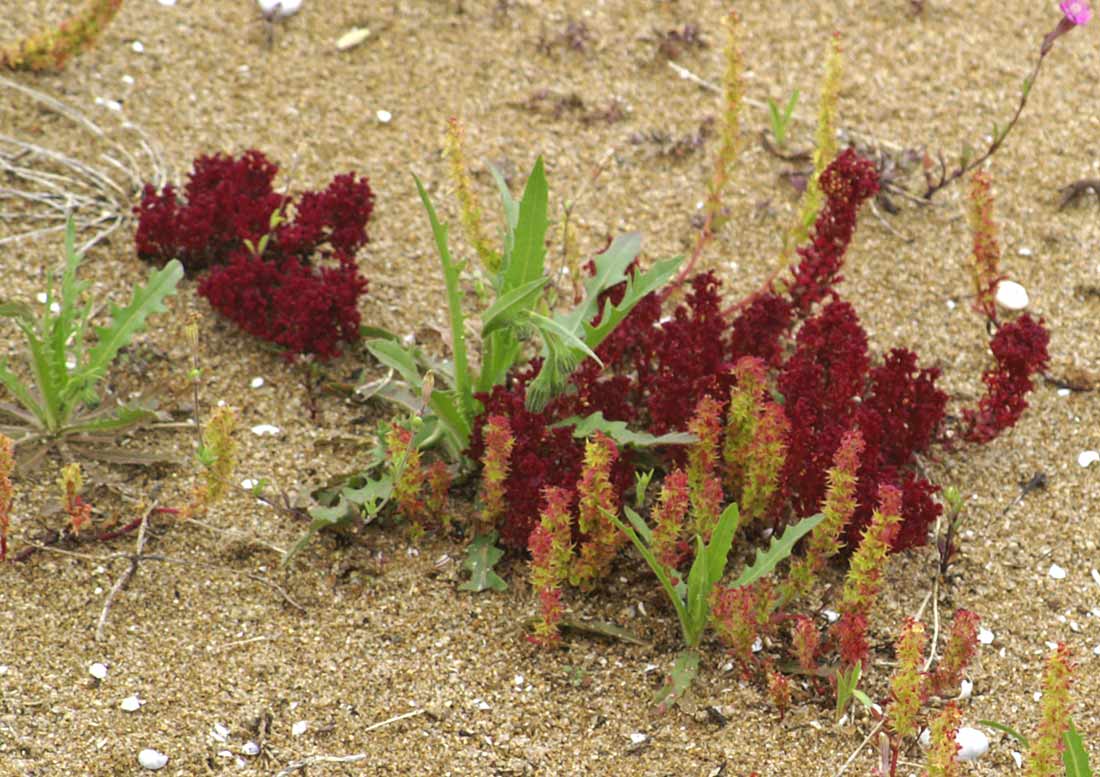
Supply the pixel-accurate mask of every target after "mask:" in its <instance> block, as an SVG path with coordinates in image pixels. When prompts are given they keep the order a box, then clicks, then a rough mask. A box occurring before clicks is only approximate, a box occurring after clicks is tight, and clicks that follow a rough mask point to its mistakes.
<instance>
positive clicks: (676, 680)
mask: <svg viewBox="0 0 1100 777" xmlns="http://www.w3.org/2000/svg"><path fill="white" fill-rule="evenodd" d="M698 674H699V654H698V653H697V652H696V651H694V650H685V651H683V652H681V653H680V655H678V656H676V663H674V664H673V665H672V671H671V672H669V676H668V680H666V681H665V684H664V685H663V686H661V688H660V690H658V691H657V693H656V694H655V695H654V697H653V702H654V703H655V704H664V703H665V701H666V700H668V699H670V698H671V699H673V700H675V699H679V698H680V697H681V696H683V695H684V693H685V692H686V691H687V689H688V688H690V687H691V684H692V682H693V681H694V680H695V677H696V675H698Z"/></svg>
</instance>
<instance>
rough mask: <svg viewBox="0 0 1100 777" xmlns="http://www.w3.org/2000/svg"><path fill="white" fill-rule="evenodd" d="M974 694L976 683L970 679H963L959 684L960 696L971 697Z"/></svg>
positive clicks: (961, 697)
mask: <svg viewBox="0 0 1100 777" xmlns="http://www.w3.org/2000/svg"><path fill="white" fill-rule="evenodd" d="M973 694H974V683H972V682H971V681H970V680H963V681H962V683H960V684H959V698H960V699H969V698H970V697H971V696H972V695H973Z"/></svg>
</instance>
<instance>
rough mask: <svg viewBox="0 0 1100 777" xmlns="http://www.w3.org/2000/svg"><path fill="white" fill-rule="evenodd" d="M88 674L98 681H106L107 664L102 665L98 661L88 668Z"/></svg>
mask: <svg viewBox="0 0 1100 777" xmlns="http://www.w3.org/2000/svg"><path fill="white" fill-rule="evenodd" d="M88 674H90V675H91V676H92V677H94V678H95V679H97V680H103V679H106V677H107V665H106V664H101V663H100V662H99V661H96V662H95V663H94V664H92V665H91V666H89V667H88Z"/></svg>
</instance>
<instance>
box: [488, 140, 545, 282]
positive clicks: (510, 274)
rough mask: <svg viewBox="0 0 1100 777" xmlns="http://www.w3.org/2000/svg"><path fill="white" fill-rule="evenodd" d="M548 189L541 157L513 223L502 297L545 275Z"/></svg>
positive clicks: (536, 161)
mask: <svg viewBox="0 0 1100 777" xmlns="http://www.w3.org/2000/svg"><path fill="white" fill-rule="evenodd" d="M549 194H550V192H549V186H548V185H547V183H546V172H545V170H544V169H543V164H542V157H539V158H538V159H536V160H535V166H534V168H533V169H532V170H531V174H530V175H529V176H527V185H526V186H525V187H524V190H523V199H522V200H520V203H519V216H518V219H517V221H516V222H515V245H514V246H513V248H512V251H511V252H510V254H509V256H508V257H507V260H506V262H505V264H504V266H503V267H502V268H501V273H502V282H501V285H500V289H499V291H500V292H501V294H504V293H507V292H508V291H511V290H512V289H516V288H519V287H520V286H523V285H525V284H527V283H530V282H531V281H533V280H535V279H537V278H541V277H542V276H543V274H544V272H543V270H544V263H545V258H546V230H547V228H548V227H549V226H550V222H549V220H548V219H547V215H546V214H547V202H548V200H549Z"/></svg>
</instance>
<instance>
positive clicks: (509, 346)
mask: <svg viewBox="0 0 1100 777" xmlns="http://www.w3.org/2000/svg"><path fill="white" fill-rule="evenodd" d="M493 175H494V177H495V179H496V181H497V185H498V187H499V189H500V195H501V201H502V203H503V207H504V245H503V249H502V250H501V251H500V252H499V256H500V263H499V271H498V272H496V273H495V274H493V275H492V276H491V277H490V279H489V280H490V285H491V287H492V288H491V290H492V293H493V295H494V300H493V302H492V303H491V304H490V305H489V306H488V307H487V308H486V309H484V310H480V311H477V313H478V315H479V317H480V319H481V327H480V337H481V362H480V365H477V366H478V370H477V371H476V372H475V371H474V369H473V365H471V363H470V359H469V355H468V348H467V342H466V339H467V335H466V320H467V318H468V317H469V314H468V312H467V311H466V310H465V309H464V308H463V306H462V300H463V296H464V295H463V293H462V288H461V278H462V273H463V272H464V271H465V270H466V267H467V265H466V262H463V261H460V260H456V259H455V258H454V257H452V255H451V252H450V248H449V247H448V244H447V226H446V225H445V224H442V223H441V222H440V221H439V218H438V216H437V214H436V211H435V207H434V206H433V205H432V202H431V199H430V198H429V197H428V193H427V191H426V190H425V189H424V187H423V185H422V184H421V183H420V180H419V179H417V180H416V184H417V188H418V190H419V192H420V198H421V201H422V202H423V204H424V208H425V210H426V211H427V213H428V220H429V222H430V224H431V228H432V233H433V235H434V237H435V243H436V248H437V250H438V252H439V257H440V262H441V265H442V269H443V279H444V284H445V286H446V290H447V306H448V311H449V317H450V329H451V349H452V356H453V358H452V359H451V360H450V361H449V362H446V363H442V362H438V361H435V360H432V359H431V358H430V357H429V356H428V355H427V354H425V353H424V352H423V351H422V350H420V349H418V348H416V347H405V346H403V345H401V343H400V338H399V337H396V336H395V335H392V334H388V333H380V334H384V335H385V336H384V337H379V338H375V339H373V340H370V341H368V342H367V348H368V349H369V350H370V351H371V353H372V354H373V355H374V356H375V357H376V358H377V359H378V360H379V361H381V362H382V363H383V364H384V365H385V366H387V367H389V368H391V369H392V370H394V372H395V373H396V374H397V375H399V376H400V381H392V380H387V381H385V382H384V383H383V384H382V385H377V386H374V387H372V393H374V394H375V395H377V396H379V397H381V398H384V399H389V400H392V401H395V402H399V403H402V404H406V405H408V404H409V402H410V401H415V398H416V397H419V396H420V395H421V394H422V392H423V383H424V377H423V376H424V373H425V372H427V371H431V372H432V373H433V374H435V375H436V376H437V377H439V378H440V382H441V383H440V386H439V387H438V388H433V389H432V390H431V391H430V392H429V396H428V409H429V410H430V413H428V414H427V415H426V416H425V425H426V426H427V427H428V428H429V430H430V432H431V434H430V435H429V439H432V440H439V441H441V442H442V443H443V444H444V445H445V446H446V448H447V449H448V451H449V452H450V453H451V454H452V455H453V456H454V457H456V458H458V457H460V456H461V455H462V454H463V452H465V450H466V449H467V448H468V447H469V443H470V434H471V427H472V424H473V422H474V418H475V417H476V416H477V414H478V413H479V412H480V411H481V407H480V403H479V402H478V401H477V399H475V396H474V395H475V393H478V394H487V393H489V392H491V391H492V390H493V387H494V386H499V385H502V384H503V383H504V382H505V381H506V379H507V378H508V375H509V373H510V372H511V371H512V370H513V368H514V367H515V366H516V365H517V364H520V363H521V362H522V361H523V359H524V347H523V345H524V341H525V340H528V339H530V338H532V337H537V338H538V340H539V341H540V343H541V350H540V359H541V365H540V367H539V370H538V373H537V374H536V375H535V377H534V378H533V379H532V380H531V381H530V382H529V383H527V384H526V403H527V406H528V408H529V409H530V410H533V411H536V412H537V411H539V410H541V409H543V408H544V407H545V406H546V404H547V403H548V402H549V401H550V400H551V399H552V398H553V397H555V396H557V395H558V394H560V393H561V392H562V391H564V390H565V388H566V386H567V381H568V378H569V376H570V375H571V374H572V373H573V371H574V370H575V369H576V368H577V367H578V365H579V364H580V363H581V362H582V361H583V360H584V359H586V358H597V357H596V354H595V350H596V349H597V348H598V347H599V346H600V344H601V343H602V342H603V341H604V340H605V339H607V337H608V336H609V335H610V334H611V333H612V332H613V331H614V329H615V327H617V326H618V325H619V323H621V322H622V320H623V319H624V318H626V316H627V314H628V313H630V311H631V310H632V309H633V308H634V306H635V305H637V304H638V303H639V302H640V301H641V300H642V299H643V298H644V297H645V296H646V295H648V294H649V293H650V292H652V291H655V290H656V289H658V288H660V287H661V286H663V285H664V284H665V282H666V281H667V280H668V279H669V278H670V277H672V274H673V273H674V272H675V271H676V268H677V266H679V263H680V259H679V258H676V259H669V260H665V261H659V262H655V263H654V264H653V265H652V267H650V268H649V269H648V270H646V271H637V272H629V269H630V268H631V265H632V264H633V263H634V260H635V259H636V258H637V256H638V253H639V251H640V250H641V236H640V235H638V234H630V235H626V236H623V237H619V238H616V239H615V240H613V241H612V243H611V245H610V246H608V248H607V249H606V250H605V251H603V252H602V253H600V254H598V255H597V256H595V257H594V258H593V265H594V267H595V271H594V272H593V274H592V275H591V276H590V277H589V278H588V279H587V280H586V281H585V284H584V298H583V299H582V301H581V302H580V303H579V304H578V305H577V306H576V307H574V308H573V309H572V310H569V311H565V312H552V311H548V310H547V306H548V299H547V295H546V287H547V286H548V284H549V282H550V278H549V276H548V275H547V273H546V266H545V265H546V232H547V229H548V226H549V221H548V218H547V207H548V202H547V201H548V187H547V183H546V175H545V173H544V171H543V164H542V160H541V159H539V160H537V161H536V162H535V166H534V169H533V170H532V171H531V175H530V176H529V177H528V179H527V183H526V186H525V188H524V192H523V197H522V199H521V200H520V201H519V202H516V201H515V200H514V199H513V197H512V194H511V192H510V191H509V189H508V186H507V184H506V183H505V182H504V179H503V177H502V176H501V175H500V174H499V173H498V172H497V171H495V170H493ZM619 284H624V288H625V291H624V293H623V295H622V297H621V298H620V299H619V301H618V302H617V303H612V302H611V301H610V300H606V301H602V300H603V293H604V292H605V291H607V290H608V289H610V288H612V287H614V286H618V285H619ZM597 361H598V359H597ZM417 409H418V410H419V408H417Z"/></svg>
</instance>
